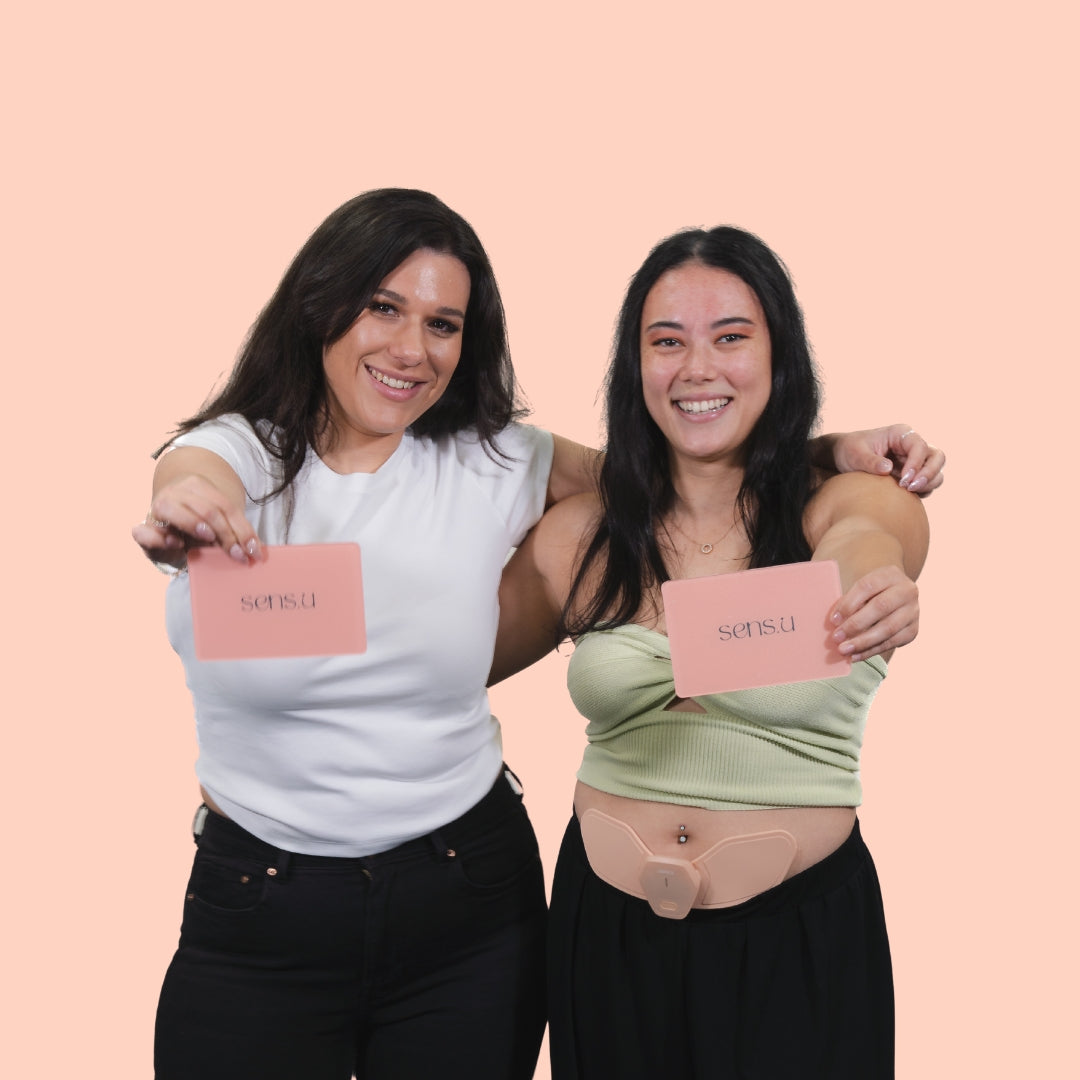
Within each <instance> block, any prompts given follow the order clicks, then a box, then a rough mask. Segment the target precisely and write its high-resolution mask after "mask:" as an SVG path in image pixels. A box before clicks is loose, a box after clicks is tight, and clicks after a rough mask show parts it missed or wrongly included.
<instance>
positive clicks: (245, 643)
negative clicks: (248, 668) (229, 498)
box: [188, 544, 367, 660]
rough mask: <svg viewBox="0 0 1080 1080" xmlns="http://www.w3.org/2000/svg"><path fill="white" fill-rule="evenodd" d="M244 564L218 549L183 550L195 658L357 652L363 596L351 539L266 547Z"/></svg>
mask: <svg viewBox="0 0 1080 1080" xmlns="http://www.w3.org/2000/svg"><path fill="white" fill-rule="evenodd" d="M262 551H263V558H262V559H261V560H260V561H259V562H255V563H252V564H251V565H250V566H244V565H243V564H242V563H238V562H236V561H235V560H234V559H231V558H229V556H228V555H226V554H225V552H224V551H222V550H221V548H217V547H205V548H196V549H194V550H192V551H190V552H189V553H188V576H189V578H190V582H191V621H192V625H193V627H194V631H195V655H196V656H197V657H198V658H199V659H200V660H251V659H259V658H265V657H271V656H335V655H337V654H339V653H362V652H363V651H364V650H365V649H366V648H367V638H366V635H365V632H364V595H363V588H362V584H361V580H360V547H359V545H357V544H285V545H277V546H274V545H271V546H264V547H263V549H262Z"/></svg>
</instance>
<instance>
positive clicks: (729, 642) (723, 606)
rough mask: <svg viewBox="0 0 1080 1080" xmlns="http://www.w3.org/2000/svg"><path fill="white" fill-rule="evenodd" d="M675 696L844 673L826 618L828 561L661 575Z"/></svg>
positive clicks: (831, 587)
mask: <svg viewBox="0 0 1080 1080" xmlns="http://www.w3.org/2000/svg"><path fill="white" fill-rule="evenodd" d="M661 592H662V593H663V597H664V617H665V619H666V621H667V634H668V638H669V640H670V642H671V667H672V672H673V674H674V676H675V692H676V693H677V694H678V695H679V697H696V696H698V695H701V694H722V693H725V692H726V691H728V690H748V689H750V688H751V687H754V686H772V685H775V684H779V683H790V682H802V681H804V680H806V679H828V678H833V677H835V676H837V675H847V674H848V673H849V672H850V671H851V661H850V660H848V659H847V658H846V657H844V656H842V655H841V654H840V653H839V652H838V651H837V649H836V646H835V645H834V644H833V642H832V640H831V633H832V630H833V629H834V628H833V627H832V626H830V625H828V624H827V622H826V619H827V617H828V614H829V610H830V608H832V606H833V604H835V603H836V601H837V600H839V599H840V596H841V591H840V570H839V567H838V566H837V565H836V563H835V562H834V561H832V560H823V561H822V562H804V563H789V564H787V565H784V566H768V567H764V568H762V569H760V570H743V571H742V572H740V573H737V574H718V575H717V576H715V577H707V578H684V579H682V580H680V581H665V582H664V584H663V586H661Z"/></svg>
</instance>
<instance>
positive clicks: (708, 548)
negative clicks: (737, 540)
mask: <svg viewBox="0 0 1080 1080" xmlns="http://www.w3.org/2000/svg"><path fill="white" fill-rule="evenodd" d="M738 523H739V522H738V518H732V521H731V524H730V525H729V526H728V527H727V530H726V532H725V533H724V535H723V536H721V537H720V539H719V540H714V541H713V542H712V543H711V544H703V543H701V541H700V540H695V539H694V538H693V537H692V536H690V535H689V534H688V533H686V532H683V530H682V529H681V528H679V523H678V522H677V521H676V520H675V519H674V518H672V519H671V524H672V525H674V526H675V530H676V532H680V533H682V535H683V536H684V537H686V539H687V540H689V541H690V543H691V544H693V545H694V546H695V547H696V548H697V549H698V551H700V552H701V554H702V555H711V554H712V552H713V550H714V549H715V548H716V546H717V545H718V544H722V543H723V542H724V541H725V540H726V539H727V538H728V535H729V534H730V533H731V530H732V529H734V528H735V526H736V525H737V524H738Z"/></svg>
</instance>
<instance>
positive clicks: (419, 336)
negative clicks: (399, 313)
mask: <svg viewBox="0 0 1080 1080" xmlns="http://www.w3.org/2000/svg"><path fill="white" fill-rule="evenodd" d="M389 352H390V355H391V356H392V357H393V358H394V359H395V360H397V361H399V362H400V363H402V364H404V365H405V366H406V367H415V366H416V365H417V364H419V363H421V361H423V359H424V356H425V352H426V350H425V348H424V328H423V326H421V325H420V323H419V322H413V321H412V320H411V319H406V320H405V321H404V322H403V323H402V324H401V326H400V327H398V329H397V332H396V333H395V334H394V337H393V339H392V340H391V342H390V347H389Z"/></svg>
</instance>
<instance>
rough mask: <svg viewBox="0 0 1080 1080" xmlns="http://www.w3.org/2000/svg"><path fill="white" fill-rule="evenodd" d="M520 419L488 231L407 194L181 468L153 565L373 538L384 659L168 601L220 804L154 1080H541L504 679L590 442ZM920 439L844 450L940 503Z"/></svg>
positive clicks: (265, 341) (369, 207)
mask: <svg viewBox="0 0 1080 1080" xmlns="http://www.w3.org/2000/svg"><path fill="white" fill-rule="evenodd" d="M520 413H521V410H520V409H519V408H518V407H517V402H516V395H515V386H514V378H513V371H512V368H511V366H510V361H509V353H508V349H507V345H506V335H505V327H504V322H503V311H502V305H501V301H500V299H499V294H498V290H497V287H496V284H495V280H494V277H493V275H492V271H491V267H490V264H489V262H488V259H487V256H486V254H485V253H484V250H483V248H482V246H481V245H480V242H479V240H478V239H477V237H476V234H475V233H474V232H473V230H472V228H471V227H470V226H469V225H468V224H467V223H466V222H465V221H464V220H463V219H462V218H461V217H460V216H459V215H457V214H455V213H454V212H453V211H451V210H450V209H449V208H447V207H446V206H445V205H444V204H442V203H441V202H440V201H439V200H438V199H436V198H435V197H434V196H431V195H429V194H427V193H424V192H419V191H406V190H397V189H386V190H381V191H373V192H368V193H366V194H364V195H361V196H359V197H357V198H356V199H353V200H351V201H350V202H348V203H346V204H345V205H344V206H342V207H341V208H339V209H338V210H337V211H335V212H334V213H333V214H332V215H331V216H330V217H329V218H327V220H326V221H325V222H323V224H322V225H321V226H320V227H319V228H318V229H317V230H316V231H315V233H314V234H313V235H312V237H311V238H310V239H309V240H308V242H307V243H306V244H305V245H304V247H303V248H302V249H301V251H300V252H299V254H298V255H297V257H296V258H295V260H294V261H293V263H292V265H291V266H290V268H289V270H288V271H287V272H286V274H285V277H284V278H283V280H282V282H281V284H280V286H279V287H278V289H277V291H276V292H275V294H274V296H273V297H272V298H271V300H270V303H269V304H268V305H267V307H266V308H265V310H264V311H263V312H262V314H261V315H260V316H259V319H258V320H257V322H256V324H255V326H254V327H253V329H252V332H251V335H250V337H249V339H248V341H247V342H246V344H245V346H244V348H243V350H242V352H241V355H240V357H239V359H238V361H237V363H236V365H235V367H234V369H233V372H232V374H231V376H230V379H229V381H228V383H227V385H226V386H225V388H224V389H223V390H222V391H221V392H220V393H219V394H218V395H217V396H216V397H215V398H214V399H213V400H212V401H210V402H209V403H208V404H207V405H205V406H204V407H203V408H202V409H201V410H200V412H199V413H198V414H197V415H196V416H194V417H192V418H190V419H189V420H187V421H185V422H184V423H182V424H181V425H180V428H179V435H178V436H177V437H176V438H174V439H173V440H172V441H171V443H170V446H171V449H170V451H169V452H168V453H167V454H166V455H165V456H163V457H162V458H161V460H160V461H159V463H158V466H157V470H156V472H155V476H154V494H153V499H152V502H151V509H150V512H149V514H148V515H147V520H146V522H145V523H144V524H141V525H139V526H136V527H135V530H134V536H135V539H136V540H137V541H138V543H139V544H140V546H142V547H143V549H144V550H145V551H146V553H147V554H148V555H150V556H151V557H152V558H153V559H154V560H155V561H157V562H159V563H167V564H169V565H171V566H172V567H173V568H176V569H180V568H182V567H183V565H184V564H185V561H186V552H187V550H188V548H189V547H191V546H195V545H200V544H215V545H219V546H221V547H222V548H223V549H224V550H225V551H227V552H229V553H230V554H231V555H232V556H233V558H235V559H236V560H237V561H238V562H241V563H246V562H248V561H249V560H257V559H258V558H259V557H260V543H269V544H281V543H324V542H333V541H344V540H349V541H356V542H357V543H359V545H360V547H361V550H362V552H363V565H364V604H365V623H366V630H367V641H368V647H367V651H366V652H365V653H363V654H362V655H359V656H330V657H306V658H297V659H287V660H280V659H277V660H241V661H216V662H210V663H207V662H203V661H200V660H198V659H197V658H196V657H195V655H194V649H193V644H192V627H191V610H190V603H189V594H188V583H187V577H186V575H185V574H182V573H181V574H178V575H177V577H176V578H175V580H174V581H173V582H172V583H171V585H170V588H169V593H168V602H167V615H168V628H169V637H170V641H171V642H172V644H173V647H174V648H175V649H176V651H177V652H178V653H179V655H180V656H181V659H182V660H183V662H184V667H185V671H186V675H187V682H188V685H189V687H190V689H191V691H192V696H193V698H194V703H195V713H196V722H197V726H198V737H199V748H200V755H199V762H198V767H197V771H198V775H199V780H200V785H201V790H202V796H203V802H204V806H203V807H200V811H199V813H198V814H197V815H196V828H195V831H196V834H197V836H196V839H197V843H198V850H197V854H196V857H195V863H194V867H193V870H192V875H191V879H190V882H189V885H188V888H187V890H186V893H185V901H184V904H185V907H184V919H183V926H182V930H181V939H180V946H179V949H178V951H177V953H176V955H175V957H174V959H173V962H172V964H171V965H170V968H169V971H168V973H167V975H166V978H165V983H164V986H163V988H162V994H161V1001H160V1004H159V1010H158V1024H157V1038H156V1046H155V1065H156V1070H157V1077H158V1080H176V1078H189V1077H190V1078H193V1077H199V1078H200V1080H213V1078H215V1077H222V1078H224V1077H230V1078H235V1077H237V1076H259V1077H263V1078H267V1077H296V1076H304V1077H305V1078H311V1080H320V1078H323V1077H325V1078H327V1080H329V1078H338V1077H340V1078H347V1077H349V1076H350V1075H352V1073H353V1072H354V1071H355V1073H356V1075H357V1076H393V1077H413V1076H416V1077H419V1076H425V1077H426V1076H431V1075H439V1076H441V1077H456V1076H462V1077H464V1076H469V1077H471V1078H484V1077H491V1078H495V1077H498V1078H504V1077H528V1076H531V1075H532V1070H533V1068H534V1066H535V1062H536V1057H537V1054H538V1052H539V1046H540V1039H541V1036H542V1033H543V1026H544V976H543V949H544V940H543V939H544V921H545V902H544V887H543V878H542V875H541V869H540V862H539V856H538V852H537V847H536V840H535V837H534V835H533V832H532V827H531V825H530V823H529V820H528V817H527V815H526V813H525V810H524V807H523V805H522V802H521V788H520V785H519V783H518V782H517V780H516V778H515V777H514V776H513V774H511V773H510V772H509V770H507V769H506V768H505V766H504V765H503V764H502V759H501V740H500V733H499V726H498V722H497V721H496V720H495V718H494V717H492V716H491V713H490V711H489V707H488V701H487V695H486V691H485V688H484V684H485V681H486V678H487V675H488V668H489V665H490V662H491V658H492V652H493V648H494V641H495V632H496V624H497V619H498V604H497V590H498V585H499V578H500V573H501V569H502V566H503V563H504V561H505V558H506V556H507V554H508V553H509V551H510V550H511V548H513V547H514V546H516V545H517V544H518V543H519V542H520V541H521V540H522V538H523V537H524V535H525V533H526V531H527V530H528V529H529V528H530V527H531V526H532V525H533V524H535V522H536V521H537V520H538V519H539V517H540V515H541V513H542V511H543V509H544V507H545V506H547V505H550V504H551V503H553V502H555V501H557V500H559V499H561V498H563V497H566V496H569V495H571V494H574V493H576V492H580V491H581V490H583V489H584V488H585V487H586V486H587V485H588V484H589V483H590V482H591V470H590V466H591V464H592V461H593V453H592V452H591V451H586V450H585V449H584V448H581V447H578V446H576V445H575V444H573V443H569V442H567V441H565V440H562V439H559V438H558V437H557V436H556V437H553V436H551V435H550V434H549V433H547V432H544V431H540V430H538V429H535V428H532V427H529V426H526V425H521V424H518V423H516V422H515V417H517V416H519V415H520ZM902 433H904V429H903V428H902V427H900V426H899V425H898V426H896V427H894V428H892V429H885V430H882V431H878V432H872V433H868V434H867V433H863V434H861V435H859V436H856V437H851V438H849V439H848V440H847V441H844V442H841V443H839V444H837V443H834V442H831V441H828V440H825V441H823V444H822V448H823V451H824V452H825V453H827V454H830V455H833V456H835V458H836V460H837V461H838V462H840V463H841V464H844V465H847V464H852V463H856V464H857V463H860V461H861V462H863V463H864V467H867V468H871V469H873V468H875V467H877V465H878V463H879V462H883V458H882V453H883V452H884V453H888V452H889V450H890V444H891V446H892V448H893V449H894V450H895V451H897V453H896V454H895V456H896V457H898V458H899V459H900V461H901V464H900V466H899V469H900V474H901V479H902V482H904V483H905V486H911V487H912V488H913V489H919V488H922V489H925V490H929V489H931V488H932V487H935V486H937V484H938V483H940V466H941V461H942V459H941V456H940V454H938V452H936V451H933V450H932V449H931V448H928V447H927V446H926V444H925V443H924V442H923V441H922V440H921V439H919V438H918V437H917V436H911V435H906V433H904V434H905V435H906V437H905V438H903V439H901V434H902ZM905 443H906V446H905V445H904V444H905ZM882 467H883V468H886V469H887V468H888V465H884V464H883V465H882ZM879 471H881V470H879Z"/></svg>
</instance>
